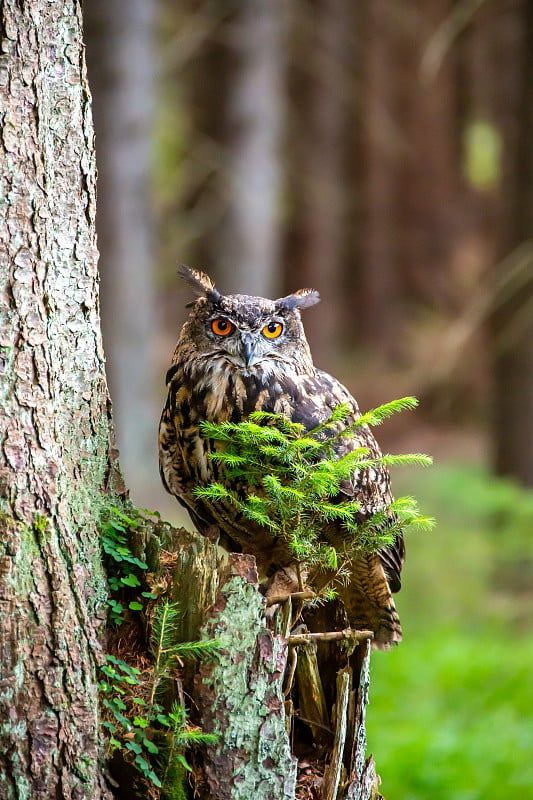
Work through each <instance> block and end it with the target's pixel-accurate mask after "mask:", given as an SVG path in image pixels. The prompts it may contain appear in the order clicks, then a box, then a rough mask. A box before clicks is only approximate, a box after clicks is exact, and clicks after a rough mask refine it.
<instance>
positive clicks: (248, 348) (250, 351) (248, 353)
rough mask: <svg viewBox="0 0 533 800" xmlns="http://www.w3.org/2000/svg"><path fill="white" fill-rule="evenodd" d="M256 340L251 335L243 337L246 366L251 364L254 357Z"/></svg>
mask: <svg viewBox="0 0 533 800" xmlns="http://www.w3.org/2000/svg"><path fill="white" fill-rule="evenodd" d="M254 350H255V342H254V340H253V339H252V338H251V337H250V336H243V337H242V354H243V358H244V364H245V366H246V367H249V366H250V363H251V361H252V358H253V357H254Z"/></svg>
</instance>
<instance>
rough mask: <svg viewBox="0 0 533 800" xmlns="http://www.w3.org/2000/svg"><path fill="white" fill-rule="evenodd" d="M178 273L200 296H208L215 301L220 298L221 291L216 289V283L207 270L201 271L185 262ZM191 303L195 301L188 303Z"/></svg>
mask: <svg viewBox="0 0 533 800" xmlns="http://www.w3.org/2000/svg"><path fill="white" fill-rule="evenodd" d="M178 275H179V277H180V278H183V280H184V281H185V282H186V283H188V284H189V286H190V287H191V288H192V290H193V292H194V293H195V294H196V295H198V297H208V298H209V299H210V300H212V301H213V302H215V303H217V302H218V301H219V300H220V298H221V294H220V292H219V291H217V289H215V284H214V283H213V281H212V280H211V278H210V277H209V275H206V274H205V272H200V271H199V270H196V269H191V268H190V267H186V266H185V264H181V266H179V267H178ZM190 305H194V303H188V304H187V307H188V306H190Z"/></svg>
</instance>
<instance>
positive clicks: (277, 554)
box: [159, 267, 404, 649]
mask: <svg viewBox="0 0 533 800" xmlns="http://www.w3.org/2000/svg"><path fill="white" fill-rule="evenodd" d="M180 274H181V277H182V278H184V279H185V280H186V281H187V283H188V284H189V285H190V287H191V288H192V290H193V291H194V293H195V294H196V295H197V299H196V300H195V301H194V302H192V303H190V304H189V305H190V306H192V311H191V313H190V316H189V319H188V320H187V322H186V323H185V325H184V326H183V329H182V331H181V335H180V338H179V340H178V343H177V345H176V349H175V352H174V356H173V359H172V365H171V367H170V369H169V370H168V373H167V386H168V397H167V401H166V404H165V407H164V409H163V414H162V417H161V424H160V431H159V463H160V471H161V477H162V480H163V483H164V485H165V488H166V489H167V491H169V492H170V493H171V494H173V495H175V496H176V497H177V499H178V500H179V501H180V503H182V504H183V505H184V506H185V507H186V508H187V510H188V512H189V514H190V516H191V518H192V521H193V523H194V525H195V526H196V528H197V529H198V531H199V532H200V533H204V534H211V533H212V531H213V530H215V529H218V531H219V532H220V533H221V535H222V538H223V540H224V542H225V543H226V544H227V545H228V546H229V548H230V549H233V550H237V551H242V552H247V553H252V554H253V555H255V557H256V560H257V564H258V569H259V573H260V575H263V576H264V575H268V574H272V571H273V570H275V569H283V568H289V567H290V563H291V556H290V553H289V552H288V550H287V548H286V545H285V544H284V543H280V541H279V540H278V539H276V538H275V537H273V536H272V534H271V533H270V532H269V531H268V530H266V529H264V528H261V527H260V526H258V525H255V524H252V523H251V522H250V521H249V520H247V519H245V518H243V517H242V515H240V514H239V513H238V512H237V510H236V509H235V508H233V507H231V506H230V505H226V504H224V503H222V502H217V503H215V502H213V501H207V500H204V499H201V500H200V499H199V498H197V497H196V496H195V494H194V489H195V487H197V486H206V485H209V484H210V483H212V482H213V481H215V480H219V479H220V475H219V467H218V465H217V464H216V463H214V462H213V461H212V460H211V459H210V458H209V457H208V456H209V452H210V451H211V449H212V447H213V443H212V442H209V441H208V440H206V439H203V438H202V436H201V435H200V429H199V425H200V423H201V422H202V421H203V420H209V421H211V422H217V423H218V422H222V421H225V420H230V421H232V422H239V421H241V420H243V419H246V418H247V417H248V415H249V414H250V413H251V412H252V411H256V410H261V411H268V412H273V413H277V414H284V415H285V416H287V417H288V418H289V419H290V420H292V421H293V422H298V423H301V424H303V425H304V426H305V428H306V429H307V430H310V429H312V428H314V427H316V426H317V425H319V424H320V423H321V422H324V421H325V420H327V419H328V418H329V417H330V416H331V413H332V412H333V410H334V409H335V408H336V407H337V406H338V405H339V404H341V403H348V404H349V406H350V408H351V410H352V414H353V416H354V417H357V416H359V409H358V407H357V403H356V401H355V400H354V398H353V397H352V396H351V395H350V393H349V392H348V390H347V389H346V388H345V387H344V386H342V384H341V383H339V381H337V380H336V379H335V378H333V377H332V376H331V375H328V373H326V372H323V371H322V370H320V369H317V368H316V367H315V366H314V364H313V360H312V357H311V351H310V349H309V345H308V343H307V339H306V337H305V333H304V329H303V326H302V321H301V315H300V311H301V310H303V309H306V308H309V307H310V306H312V305H314V304H315V303H317V302H318V301H319V295H318V293H317V292H316V291H313V290H309V289H303V290H300V291H297V292H295V293H294V294H291V295H288V296H287V297H282V298H280V299H279V300H267V299H265V298H263V297H250V296H248V295H242V294H234V295H222V294H221V293H220V292H219V291H218V290H217V289H216V288H215V286H214V285H213V283H212V281H211V280H210V278H208V276H207V275H205V274H204V273H201V272H196V271H194V270H190V269H188V268H187V267H182V268H181V270H180ZM359 447H366V448H368V450H369V451H370V455H372V456H374V457H376V456H379V455H380V450H379V447H378V445H377V442H376V440H375V438H374V436H373V434H372V432H371V431H370V430H369V429H368V428H367V427H364V428H360V429H357V430H356V431H355V432H353V431H352V432H350V433H349V434H348V435H347V436H345V437H343V438H342V439H340V440H339V444H338V448H339V451H338V455H339V456H340V455H342V454H343V453H345V452H348V451H350V450H354V449H356V448H359ZM347 498H353V499H355V500H357V501H358V502H359V503H360V513H361V515H362V516H363V517H364V516H365V515H366V516H370V515H372V514H374V513H375V512H376V511H378V510H381V509H383V508H387V507H388V505H389V504H390V502H391V500H392V497H391V493H390V486H389V475H388V472H387V470H386V469H385V468H384V467H380V468H377V469H372V470H359V471H357V472H355V473H354V475H353V476H352V480H351V481H348V482H344V483H343V485H342V497H340V498H339V499H347ZM403 559H404V546H403V539H402V537H401V536H399V537H397V539H396V541H395V543H394V545H392V546H390V547H386V548H383V549H382V550H380V551H379V552H378V553H375V552H374V553H366V554H362V555H361V556H360V557H358V558H357V559H356V560H354V562H353V563H352V564H351V567H350V581H349V584H348V585H347V586H346V587H343V589H342V590H341V592H342V593H341V599H342V602H343V604H344V607H345V610H346V614H347V617H348V621H349V623H350V625H352V626H353V627H356V628H359V629H366V630H372V631H373V632H374V642H375V645H376V646H378V647H380V648H383V649H385V648H387V647H389V646H390V645H391V644H395V643H397V642H399V641H400V640H401V627H400V621H399V618H398V615H397V613H396V610H395V607H394V602H393V599H392V592H396V591H398V590H399V588H400V585H401V584H400V571H401V567H402V563H403ZM292 561H294V557H292Z"/></svg>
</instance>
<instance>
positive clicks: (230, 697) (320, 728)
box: [161, 529, 380, 800]
mask: <svg viewBox="0 0 533 800" xmlns="http://www.w3.org/2000/svg"><path fill="white" fill-rule="evenodd" d="M161 544H162V547H163V548H165V550H166V551H172V552H173V555H174V562H173V563H174V564H175V566H174V568H173V585H172V589H171V594H172V597H173V599H175V600H179V602H180V604H181V607H182V609H183V612H184V617H183V629H182V632H181V638H182V639H183V640H193V639H197V638H199V637H200V638H204V639H205V638H207V639H217V640H218V641H219V642H220V648H219V650H218V652H217V654H216V655H215V656H214V657H212V658H210V659H209V660H206V661H204V662H203V663H202V664H201V665H200V667H199V668H198V667H196V669H195V670H192V669H191V668H188V671H186V673H185V676H184V681H185V684H186V686H185V688H186V690H187V692H191V693H192V697H193V714H194V711H195V709H196V712H197V714H198V722H199V724H200V725H201V726H202V728H203V729H204V730H205V731H206V732H214V733H216V734H217V735H218V741H217V743H216V744H215V745H213V746H210V747H207V748H206V749H205V751H204V752H203V753H202V754H201V758H199V759H198V762H197V772H196V776H197V782H196V787H195V789H196V797H200V798H201V800H371V799H372V800H377V798H379V797H380V795H379V791H378V788H377V787H378V785H379V778H378V777H377V775H376V771H375V766H374V762H373V760H372V758H368V759H367V758H366V753H365V750H366V734H365V709H366V705H367V702H368V687H369V661H370V637H371V633H370V632H368V631H366V632H365V631H359V632H357V631H355V632H354V631H350V630H349V629H348V630H346V629H341V630H336V631H333V630H332V631H324V630H311V631H310V630H308V629H307V627H306V626H305V625H306V622H308V623H309V624H310V625H311V626H312V625H313V624H314V627H315V628H316V627H320V625H321V624H322V623H320V624H317V623H316V620H314V621H313V619H311V620H306V619H305V613H304V615H303V618H302V617H301V606H302V603H303V601H304V600H306V599H309V598H308V597H307V596H306V597H300V596H297V597H295V598H285V601H284V598H277V601H278V602H279V605H278V607H277V608H276V607H275V606H274V607H273V606H272V603H271V602H267V600H266V599H265V597H264V596H263V594H262V593H261V591H260V587H259V583H258V577H257V571H256V568H255V559H254V558H253V556H249V555H240V554H229V553H226V552H225V551H222V550H221V549H220V548H218V547H217V546H216V545H215V544H213V543H212V542H211V541H209V540H208V539H206V538H203V537H200V536H198V535H197V534H193V533H188V532H187V531H184V530H179V531H172V532H169V530H168V529H167V530H165V532H164V534H163V538H162V542H161ZM330 616H331V615H330ZM295 617H298V618H299V625H298V627H297V628H296V629H294V628H293V624H294V618H295ZM327 618H328V615H322V619H327ZM302 620H303V626H302ZM317 653H318V657H317ZM324 664H326V665H327V667H328V668H327V670H325V669H324ZM193 673H195V674H193ZM332 675H333V678H332ZM324 680H326V681H327V685H326V686H323V681H324ZM332 680H333V684H336V686H335V685H333V686H332V685H331V682H332Z"/></svg>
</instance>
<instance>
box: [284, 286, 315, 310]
mask: <svg viewBox="0 0 533 800" xmlns="http://www.w3.org/2000/svg"><path fill="white" fill-rule="evenodd" d="M275 303H276V308H279V309H280V311H292V310H293V309H294V308H311V306H314V305H316V304H317V303H320V295H319V293H318V292H317V291H316V289H298V291H297V292H294V294H289V295H287V297H280V299H279V300H276V301H275Z"/></svg>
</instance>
